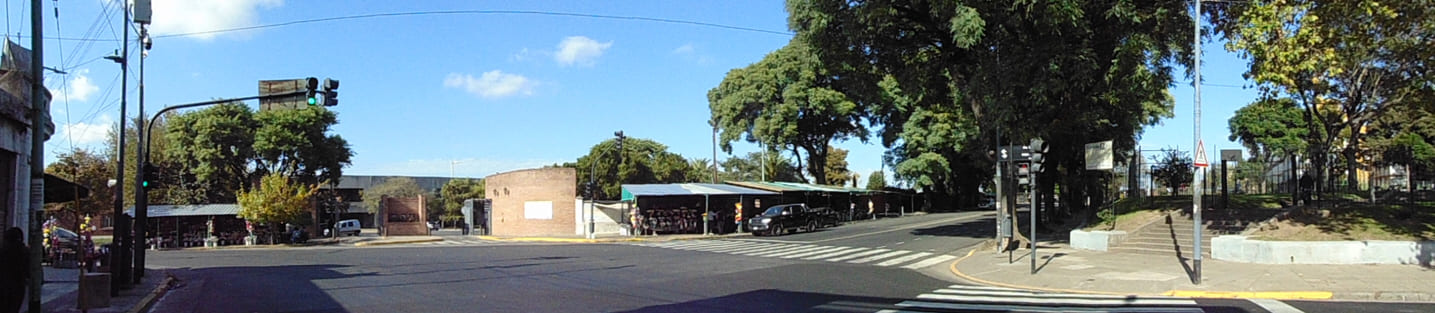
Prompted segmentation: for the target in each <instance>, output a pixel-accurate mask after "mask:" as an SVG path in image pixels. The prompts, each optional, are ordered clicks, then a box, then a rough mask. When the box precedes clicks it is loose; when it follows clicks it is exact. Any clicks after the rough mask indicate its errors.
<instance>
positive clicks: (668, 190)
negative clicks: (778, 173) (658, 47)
mask: <svg viewBox="0 0 1435 313" xmlns="http://www.w3.org/2000/svg"><path fill="white" fill-rule="evenodd" d="M776 194H777V193H776V192H771V191H765V190H759V189H752V188H745V187H739V186H733V185H723V184H637V185H623V201H630V200H633V199H635V198H636V197H655V196H703V195H708V196H727V195H734V196H735V195H776Z"/></svg>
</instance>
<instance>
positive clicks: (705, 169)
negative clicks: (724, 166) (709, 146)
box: [683, 158, 722, 184]
mask: <svg viewBox="0 0 1435 313" xmlns="http://www.w3.org/2000/svg"><path fill="white" fill-rule="evenodd" d="M683 176H684V177H686V178H688V180H689V181H692V182H712V180H713V178H712V177H713V161H712V160H708V159H704V158H696V159H691V160H688V172H687V173H685V174H683ZM718 176H719V179H718V181H717V183H719V184H720V183H722V179H721V176H722V173H718Z"/></svg>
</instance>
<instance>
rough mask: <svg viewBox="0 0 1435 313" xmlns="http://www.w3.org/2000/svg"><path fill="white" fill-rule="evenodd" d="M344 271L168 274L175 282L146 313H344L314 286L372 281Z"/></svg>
mask: <svg viewBox="0 0 1435 313" xmlns="http://www.w3.org/2000/svg"><path fill="white" fill-rule="evenodd" d="M344 267H347V266H344V265H334V264H318V265H286V266H243V267H214V268H198V269H190V268H183V269H172V270H169V273H171V274H173V275H175V277H176V278H178V279H179V283H178V284H177V285H176V286H175V287H173V288H171V290H170V291H169V294H168V295H166V296H165V298H164V299H163V300H162V301H159V303H157V304H156V306H155V308H154V309H152V310H151V312H278V311H285V312H347V310H345V309H344V307H343V306H342V305H340V304H339V303H338V301H335V300H334V299H333V298H332V297H330V296H329V294H328V293H326V292H324V290H323V289H321V288H319V286H317V285H315V284H314V282H315V281H321V280H335V279H345V278H354V277H362V276H373V275H375V274H373V273H358V274H346V273H342V272H340V271H338V270H337V269H339V268H344Z"/></svg>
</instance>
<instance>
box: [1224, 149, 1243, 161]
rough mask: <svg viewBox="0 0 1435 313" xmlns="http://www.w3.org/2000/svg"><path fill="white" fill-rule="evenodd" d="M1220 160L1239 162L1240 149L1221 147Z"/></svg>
mask: <svg viewBox="0 0 1435 313" xmlns="http://www.w3.org/2000/svg"><path fill="white" fill-rule="evenodd" d="M1221 161H1231V162H1240V161H1241V149H1222V150H1221Z"/></svg>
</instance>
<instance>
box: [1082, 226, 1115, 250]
mask: <svg viewBox="0 0 1435 313" xmlns="http://www.w3.org/2000/svg"><path fill="white" fill-rule="evenodd" d="M1124 240H1126V231H1121V230H1113V231H1106V230H1097V231H1083V230H1080V229H1073V230H1071V247H1072V248H1075V249H1082V250H1093V251H1106V250H1107V249H1110V248H1111V247H1112V246H1115V245H1116V244H1119V243H1121V241H1124Z"/></svg>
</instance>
